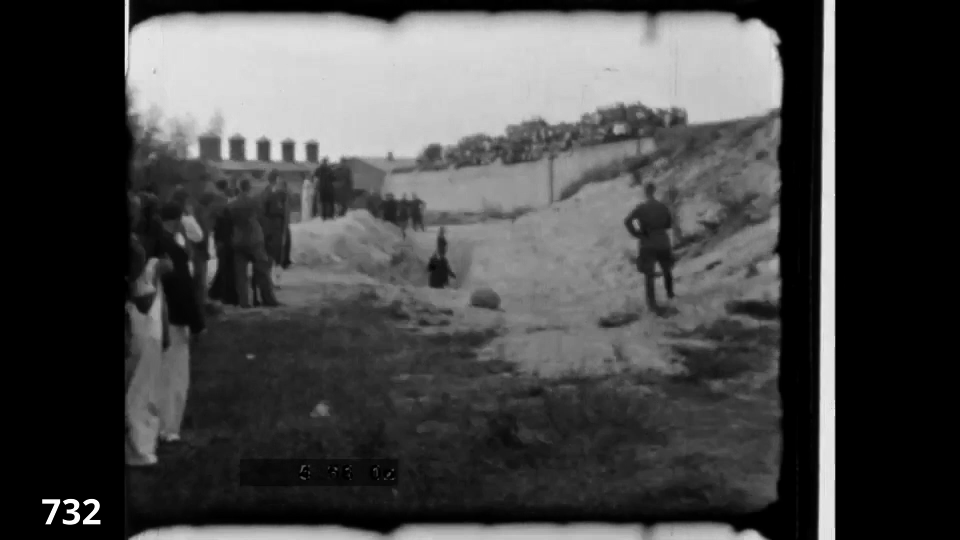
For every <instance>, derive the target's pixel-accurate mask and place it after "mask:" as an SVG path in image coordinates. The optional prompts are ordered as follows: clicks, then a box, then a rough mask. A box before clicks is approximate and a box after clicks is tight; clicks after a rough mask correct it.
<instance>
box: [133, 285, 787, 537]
mask: <svg viewBox="0 0 960 540" xmlns="http://www.w3.org/2000/svg"><path fill="white" fill-rule="evenodd" d="M407 317H408V316H407V315H404V314H403V313H402V312H399V311H397V310H396V308H395V306H394V307H392V308H391V307H390V306H385V307H381V306H378V305H374V303H373V301H372V300H371V299H369V298H367V299H363V300H358V301H355V302H350V303H347V302H342V301H341V302H339V303H328V304H327V305H324V306H323V307H312V308H298V309H293V308H287V309H286V310H285V311H282V312H274V313H272V314H271V315H270V316H269V318H268V317H267V316H266V315H263V314H258V313H256V312H248V313H244V314H239V315H235V316H232V317H230V318H228V319H225V320H223V321H220V322H216V323H214V324H213V325H212V327H211V329H210V332H209V334H208V335H207V337H206V341H205V342H204V343H203V344H201V345H200V347H201V348H200V349H198V350H197V351H196V352H195V354H194V362H193V367H192V382H191V385H192V386H191V389H190V398H189V402H188V406H187V417H186V422H185V427H184V436H185V438H187V439H188V440H187V442H185V443H184V444H182V445H179V446H174V447H169V448H164V449H162V450H161V454H160V459H161V463H160V464H159V465H158V466H157V467H156V468H155V469H153V470H131V471H130V473H129V474H130V476H129V483H128V501H129V502H128V513H129V515H130V520H131V525H132V526H133V527H134V528H135V529H138V530H140V529H142V528H144V527H153V526H158V525H161V524H170V523H177V522H179V523H184V522H202V521H207V520H209V519H210V516H214V515H228V516H234V517H235V516H246V517H249V518H251V519H257V520H260V521H266V522H269V521H276V520H279V519H282V517H283V516H288V515H290V514H291V513H298V515H304V514H305V513H316V514H318V515H319V514H320V513H323V514H324V515H330V513H331V512H333V513H339V512H343V511H346V512H349V513H360V512H363V513H364V514H367V515H369V514H370V513H384V512H386V513H403V514H405V515H408V514H409V513H411V512H416V513H420V512H439V511H461V512H462V511H479V510H481V509H485V510H488V511H500V512H508V511H509V512H510V513H511V514H515V513H516V512H518V511H519V512H523V511H528V510H529V511H534V512H538V513H539V514H540V515H543V514H544V513H545V512H547V511H553V512H556V511H565V510H566V511H569V512H576V515H584V514H585V513H594V514H595V513H603V514H604V515H610V514H611V513H620V512H630V513H634V512H640V513H643V514H646V515H663V514H665V513H673V512H682V513H683V512H703V511H711V510H712V511H718V512H739V511H748V510H756V509H759V508H760V507H761V506H763V505H765V504H767V503H769V502H772V499H773V497H774V493H775V486H774V484H775V481H776V474H777V468H776V451H777V448H778V444H779V435H778V430H779V425H778V421H779V400H778V396H777V390H776V379H775V377H764V376H762V375H760V374H763V373H770V372H771V370H775V356H776V351H777V348H778V343H777V341H778V335H779V331H778V330H776V329H772V328H771V327H769V326H762V325H761V324H757V325H744V324H740V323H735V322H731V321H724V322H722V323H718V324H722V325H723V326H717V325H712V326H709V327H704V328H700V329H697V330H696V331H694V332H692V333H690V334H688V335H685V336H681V337H694V338H697V339H698V340H700V341H701V342H702V341H704V340H706V341H708V342H710V343H712V344H713V345H714V348H713V349H711V350H712V352H710V353H707V352H704V351H703V349H697V348H690V349H689V350H686V349H684V350H679V351H678V352H680V353H682V354H683V355H684V356H686V357H687V360H688V362H689V365H690V366H691V369H690V371H689V373H688V374H686V375H684V376H677V377H673V378H665V377H663V376H653V375H650V374H622V375H620V376H617V377H606V378H601V379H596V378H590V379H588V378H584V377H582V376H577V375H571V376H569V377H566V378H563V379H561V380H555V381H544V380H538V379H536V378H533V377H531V376H526V375H521V374H518V373H515V372H513V370H512V366H511V365H510V364H508V363H506V362H502V361H497V360H493V361H488V362H479V361H477V360H476V358H475V351H476V350H477V349H478V348H479V347H481V346H482V345H484V344H485V343H487V342H488V341H489V340H490V339H491V338H492V337H493V335H492V334H490V333H483V332H467V333H455V334H439V335H426V334H422V333H414V332H411V331H409V330H402V329H400V328H398V327H397V326H396V323H397V322H398V319H403V318H407ZM762 324H767V323H762ZM681 341H682V340H681ZM688 341H689V340H688ZM249 355H253V356H252V357H251V356H249ZM610 361H611V362H617V361H618V359H616V358H613V359H611V360H610ZM319 402H324V403H325V404H327V405H328V406H329V408H330V416H329V417H326V418H323V417H321V418H311V417H310V415H309V413H310V411H311V410H312V409H313V408H314V406H315V405H316V404H317V403H319ZM345 457H347V458H363V457H387V458H396V459H399V460H400V476H399V486H398V488H397V489H396V490H395V491H393V490H391V489H390V488H375V487H370V488H343V487H340V488H297V487H293V488H280V487H278V488H253V487H244V486H240V485H238V484H237V480H236V471H237V463H238V460H240V459H241V458H345ZM570 515H571V516H572V515H573V514H570Z"/></svg>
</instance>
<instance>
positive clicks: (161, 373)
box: [126, 288, 190, 464]
mask: <svg viewBox="0 0 960 540" xmlns="http://www.w3.org/2000/svg"><path fill="white" fill-rule="evenodd" d="M127 310H128V312H129V313H130V319H131V326H132V329H133V332H132V333H133V339H132V343H131V349H132V352H131V355H130V357H129V358H128V359H127V380H128V381H129V382H128V386H127V399H126V404H127V441H126V442H127V444H126V459H127V463H129V464H138V463H144V462H148V461H152V460H155V459H156V451H157V438H158V436H159V435H160V434H161V433H163V434H166V435H179V434H180V426H181V424H182V422H183V413H184V409H185V407H186V401H187V389H188V387H189V384H190V330H189V329H188V328H187V327H183V326H173V325H171V326H170V346H169V347H168V348H167V350H166V351H163V346H162V342H163V319H162V317H163V311H162V310H163V290H162V288H158V291H157V296H156V299H155V300H154V303H153V305H152V306H151V307H150V310H149V311H148V312H147V314H146V315H144V314H142V313H140V312H139V311H137V309H136V307H134V306H133V304H128V305H127Z"/></svg>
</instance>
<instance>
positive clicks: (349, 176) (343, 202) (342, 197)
mask: <svg viewBox="0 0 960 540" xmlns="http://www.w3.org/2000/svg"><path fill="white" fill-rule="evenodd" d="M335 174H336V178H337V183H336V192H337V206H338V207H339V211H338V212H337V216H338V217H343V216H345V215H347V210H349V209H350V205H351V204H353V171H352V170H350V167H349V166H348V164H347V161H346V160H345V159H341V160H340V163H338V164H337V168H336V171H335Z"/></svg>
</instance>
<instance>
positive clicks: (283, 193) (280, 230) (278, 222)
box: [263, 169, 290, 287]
mask: <svg viewBox="0 0 960 540" xmlns="http://www.w3.org/2000/svg"><path fill="white" fill-rule="evenodd" d="M279 177H280V173H279V172H277V170H276V169H274V170H271V171H270V172H269V173H267V189H266V190H265V191H264V194H263V216H264V220H263V221H264V222H263V239H264V244H265V246H266V250H267V255H269V256H270V260H271V262H272V265H271V269H270V270H271V271H270V280H271V283H273V285H274V287H276V286H277V282H278V281H279V280H280V274H281V266H282V265H283V263H284V257H283V246H284V242H285V241H286V239H285V237H286V235H287V224H288V223H289V220H290V212H289V208H288V202H289V201H288V200H287V199H288V194H287V185H286V182H283V181H279V182H278V180H279Z"/></svg>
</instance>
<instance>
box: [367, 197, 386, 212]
mask: <svg viewBox="0 0 960 540" xmlns="http://www.w3.org/2000/svg"><path fill="white" fill-rule="evenodd" d="M382 203H383V201H382V200H381V199H380V194H379V193H371V194H370V195H367V211H368V212H370V215H371V216H373V217H375V218H379V217H381V216H380V208H381V206H382Z"/></svg>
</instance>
